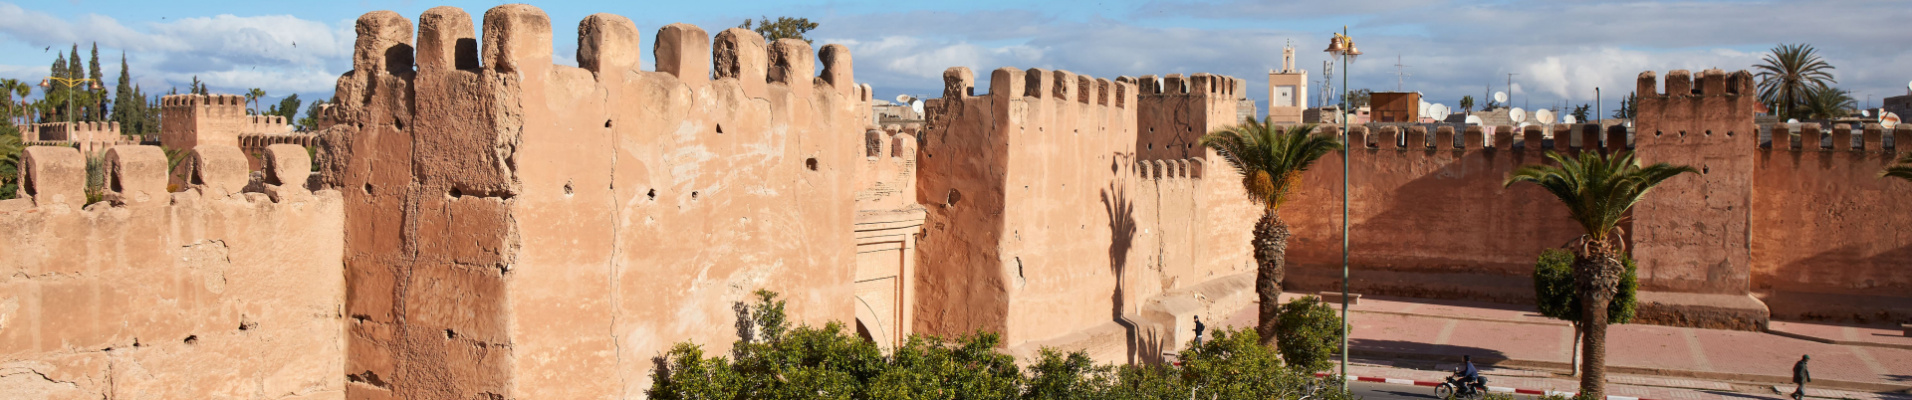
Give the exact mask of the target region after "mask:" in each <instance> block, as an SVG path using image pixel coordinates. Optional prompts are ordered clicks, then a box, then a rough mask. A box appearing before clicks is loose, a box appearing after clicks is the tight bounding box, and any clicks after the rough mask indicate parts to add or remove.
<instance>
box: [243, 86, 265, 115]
mask: <svg viewBox="0 0 1912 400" xmlns="http://www.w3.org/2000/svg"><path fill="white" fill-rule="evenodd" d="M264 97H266V91H265V89H260V88H251V89H246V102H247V103H252V115H259V99H261V98H264Z"/></svg>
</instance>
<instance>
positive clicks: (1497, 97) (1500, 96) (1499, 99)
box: [1494, 86, 1912, 103]
mask: <svg viewBox="0 0 1912 400" xmlns="http://www.w3.org/2000/svg"><path fill="white" fill-rule="evenodd" d="M1908 87H1912V86H1908ZM1494 102H1495V103H1506V102H1507V92H1494Z"/></svg>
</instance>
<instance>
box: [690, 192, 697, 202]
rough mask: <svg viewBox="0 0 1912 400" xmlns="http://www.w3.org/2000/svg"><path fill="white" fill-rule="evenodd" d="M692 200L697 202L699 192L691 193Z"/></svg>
mask: <svg viewBox="0 0 1912 400" xmlns="http://www.w3.org/2000/svg"><path fill="white" fill-rule="evenodd" d="M690 199H691V200H697V192H696V191H691V192H690Z"/></svg>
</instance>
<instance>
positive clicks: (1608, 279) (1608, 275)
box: [1574, 246, 1625, 399]
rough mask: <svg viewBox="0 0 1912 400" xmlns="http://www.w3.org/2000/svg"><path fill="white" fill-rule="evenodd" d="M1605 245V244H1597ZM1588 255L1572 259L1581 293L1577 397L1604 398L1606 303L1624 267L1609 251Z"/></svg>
mask: <svg viewBox="0 0 1912 400" xmlns="http://www.w3.org/2000/svg"><path fill="white" fill-rule="evenodd" d="M1596 247H1604V246H1596ZM1589 253H1593V254H1590V255H1587V256H1582V257H1580V258H1579V259H1577V260H1574V275H1575V276H1574V284H1575V286H1578V289H1579V292H1580V293H1579V295H1580V306H1581V307H1583V308H1581V309H1580V318H1581V320H1580V327H1581V331H1582V333H1581V335H1582V336H1584V337H1585V339H1584V341H1582V342H1581V357H1584V358H1583V359H1584V361H1585V362H1582V363H1581V365H1582V367H1581V368H1582V369H1581V372H1582V373H1581V375H1580V396H1579V397H1581V398H1589V399H1605V398H1606V393H1607V392H1606V381H1607V363H1606V359H1607V305H1608V304H1609V303H1612V302H1613V296H1614V295H1615V294H1616V293H1615V292H1617V291H1618V290H1619V287H1620V275H1621V273H1623V272H1625V267H1624V266H1623V265H1622V264H1620V260H1619V259H1618V258H1616V257H1614V256H1613V254H1612V253H1611V251H1609V250H1607V249H1604V248H1595V249H1591V251H1589Z"/></svg>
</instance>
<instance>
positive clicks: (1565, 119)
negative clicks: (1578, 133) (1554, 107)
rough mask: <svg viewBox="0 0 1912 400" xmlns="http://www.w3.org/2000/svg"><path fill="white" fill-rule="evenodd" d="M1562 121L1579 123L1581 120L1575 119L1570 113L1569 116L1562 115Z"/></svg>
mask: <svg viewBox="0 0 1912 400" xmlns="http://www.w3.org/2000/svg"><path fill="white" fill-rule="evenodd" d="M1560 122H1562V123H1568V124H1573V123H1579V122H1580V121H1579V120H1578V119H1575V118H1574V117H1573V116H1572V115H1568V116H1564V117H1560Z"/></svg>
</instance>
